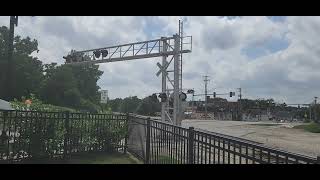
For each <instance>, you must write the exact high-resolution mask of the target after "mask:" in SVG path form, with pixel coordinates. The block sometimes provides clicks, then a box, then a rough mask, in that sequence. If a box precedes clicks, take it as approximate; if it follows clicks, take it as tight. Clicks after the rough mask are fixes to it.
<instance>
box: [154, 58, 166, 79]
mask: <svg viewBox="0 0 320 180" xmlns="http://www.w3.org/2000/svg"><path fill="white" fill-rule="evenodd" d="M165 62H166V64H165V66H161V64H160V63H157V66H158V67H159V69H160V70H159V71H158V72H157V74H156V75H157V76H159V75H160V74H161V73H164V74H165V75H167V67H168V65H169V64H168V62H167V61H165Z"/></svg>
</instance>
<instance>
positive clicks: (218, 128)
mask: <svg viewBox="0 0 320 180" xmlns="http://www.w3.org/2000/svg"><path fill="white" fill-rule="evenodd" d="M266 124H270V125H266ZM298 124H299V123H271V122H243V121H218V120H184V121H182V126H184V127H190V126H193V127H195V128H199V129H205V130H208V131H212V132H217V133H222V134H226V135H231V136H236V137H241V138H244V139H248V140H252V141H256V142H260V143H264V144H266V145H268V146H271V147H274V148H280V149H283V150H286V151H290V152H295V153H299V154H304V155H309V156H320V134H317V133H310V132H305V131H304V130H302V129H293V128H292V127H293V126H295V125H298Z"/></svg>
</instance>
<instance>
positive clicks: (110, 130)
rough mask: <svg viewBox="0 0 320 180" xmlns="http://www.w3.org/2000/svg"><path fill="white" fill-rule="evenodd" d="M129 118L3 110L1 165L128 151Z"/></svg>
mask: <svg viewBox="0 0 320 180" xmlns="http://www.w3.org/2000/svg"><path fill="white" fill-rule="evenodd" d="M127 119H128V118H127V115H123V114H86V113H69V112H37V111H0V162H1V161H19V160H22V159H36V158H50V159H52V158H66V157H68V156H70V155H73V154H76V153H82V152H90V151H92V152H99V151H105V152H109V151H121V152H126V137H127Z"/></svg>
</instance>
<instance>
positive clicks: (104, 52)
mask: <svg viewBox="0 0 320 180" xmlns="http://www.w3.org/2000/svg"><path fill="white" fill-rule="evenodd" d="M101 54H102V57H103V58H104V57H107V56H108V50H106V49H103V50H101Z"/></svg>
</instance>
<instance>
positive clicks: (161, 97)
mask: <svg viewBox="0 0 320 180" xmlns="http://www.w3.org/2000/svg"><path fill="white" fill-rule="evenodd" d="M158 97H159V98H160V99H161V102H166V101H167V99H168V97H167V94H166V93H160V94H159V96H158Z"/></svg>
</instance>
